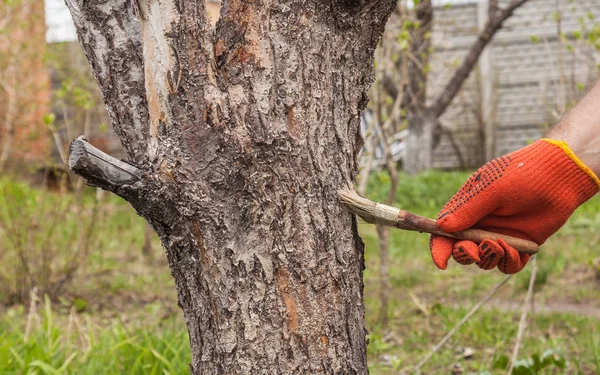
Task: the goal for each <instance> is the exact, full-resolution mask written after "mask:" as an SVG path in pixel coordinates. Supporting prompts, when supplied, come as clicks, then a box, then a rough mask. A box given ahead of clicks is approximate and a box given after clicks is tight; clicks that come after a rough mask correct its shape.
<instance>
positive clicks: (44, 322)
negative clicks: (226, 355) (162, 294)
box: [0, 298, 191, 375]
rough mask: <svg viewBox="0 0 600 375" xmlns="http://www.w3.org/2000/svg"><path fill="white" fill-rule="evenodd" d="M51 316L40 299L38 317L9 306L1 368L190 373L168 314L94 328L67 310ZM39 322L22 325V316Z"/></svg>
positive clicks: (2, 327) (182, 340) (1, 329)
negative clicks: (154, 319)
mask: <svg viewBox="0 0 600 375" xmlns="http://www.w3.org/2000/svg"><path fill="white" fill-rule="evenodd" d="M64 319H65V317H63V316H55V314H54V313H53V312H52V309H51V304H50V301H49V299H47V298H46V299H45V302H44V306H43V311H42V314H41V316H39V315H38V314H37V313H35V312H32V313H30V314H29V316H24V314H23V309H22V308H21V309H17V310H10V311H9V313H8V314H7V315H6V316H5V318H4V319H3V320H0V373H1V374H6V375H11V374H15V375H16V374H50V375H59V374H60V375H63V374H94V375H95V374H189V368H188V363H189V362H190V360H191V357H190V351H189V346H188V343H189V339H188V337H187V333H186V331H185V329H182V322H179V321H175V320H173V319H172V318H170V319H168V320H163V321H159V322H154V323H148V322H146V321H143V323H144V324H145V325H143V326H139V327H127V326H125V325H123V324H121V323H118V322H113V323H110V324H109V325H108V326H106V327H97V326H95V325H94V324H93V323H92V320H91V319H90V318H89V317H87V318H86V319H85V324H82V323H81V322H80V320H81V316H78V315H77V314H76V313H74V312H72V313H71V314H70V315H69V317H68V319H67V321H66V322H65V321H63V320H64ZM26 320H28V321H38V320H39V321H40V322H41V324H39V325H38V326H35V327H29V331H27V328H26V327H23V322H24V321H26Z"/></svg>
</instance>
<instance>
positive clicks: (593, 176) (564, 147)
mask: <svg viewBox="0 0 600 375" xmlns="http://www.w3.org/2000/svg"><path fill="white" fill-rule="evenodd" d="M541 141H544V142H548V143H550V144H552V145H554V146H556V147H559V148H560V149H561V150H563V152H564V153H565V154H566V155H567V156H568V157H569V158H571V160H573V162H574V163H575V164H576V165H577V166H578V167H579V168H580V169H581V170H582V171H583V172H585V174H587V175H588V176H590V178H591V179H592V180H594V182H595V183H596V186H598V187H599V188H600V179H598V176H596V174H595V173H594V172H593V171H592V170H591V169H590V168H589V167H588V166H587V165H585V164H584V162H583V161H581V159H579V157H577V155H575V153H574V152H573V150H571V148H570V147H569V145H568V144H567V142H564V141H558V140H556V139H550V138H542V139H541Z"/></svg>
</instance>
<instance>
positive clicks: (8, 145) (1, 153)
mask: <svg viewBox="0 0 600 375" xmlns="http://www.w3.org/2000/svg"><path fill="white" fill-rule="evenodd" d="M5 91H6V102H7V104H6V112H5V114H4V134H2V135H1V137H0V171H3V170H4V168H5V167H6V162H7V161H8V158H9V156H10V153H11V151H12V145H13V138H14V136H15V120H16V118H17V98H16V96H17V95H16V92H15V90H13V88H12V87H10V88H9V87H8V86H6V87H5Z"/></svg>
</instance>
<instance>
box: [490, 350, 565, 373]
mask: <svg viewBox="0 0 600 375" xmlns="http://www.w3.org/2000/svg"><path fill="white" fill-rule="evenodd" d="M566 364H567V361H566V360H565V358H564V357H563V355H562V353H561V352H560V351H559V350H556V349H547V350H546V351H544V352H543V353H542V354H541V355H540V354H539V353H534V354H532V355H531V357H529V358H525V359H519V360H517V361H516V362H515V366H514V368H513V374H515V375H537V374H540V373H543V372H542V370H544V369H546V370H549V369H551V368H558V369H561V370H563V369H564V368H565V367H566ZM508 366H509V358H508V356H506V355H504V354H502V355H500V356H499V357H498V358H497V359H496V361H495V362H494V368H496V369H499V370H504V369H506V368H508Z"/></svg>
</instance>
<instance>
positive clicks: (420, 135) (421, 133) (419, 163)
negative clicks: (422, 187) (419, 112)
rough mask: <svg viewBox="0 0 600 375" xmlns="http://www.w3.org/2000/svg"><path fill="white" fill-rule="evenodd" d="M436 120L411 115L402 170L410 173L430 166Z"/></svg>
mask: <svg viewBox="0 0 600 375" xmlns="http://www.w3.org/2000/svg"><path fill="white" fill-rule="evenodd" d="M437 124H438V122H437V119H435V118H433V117H424V116H423V117H421V116H416V117H411V118H410V119H409V122H408V126H409V130H410V133H409V134H408V137H407V140H406V160H404V161H403V166H404V170H405V171H406V173H408V174H410V175H414V174H417V173H419V172H421V171H424V170H427V169H430V168H431V165H432V159H433V158H432V156H433V143H434V132H435V128H436V126H437Z"/></svg>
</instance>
